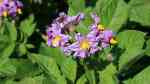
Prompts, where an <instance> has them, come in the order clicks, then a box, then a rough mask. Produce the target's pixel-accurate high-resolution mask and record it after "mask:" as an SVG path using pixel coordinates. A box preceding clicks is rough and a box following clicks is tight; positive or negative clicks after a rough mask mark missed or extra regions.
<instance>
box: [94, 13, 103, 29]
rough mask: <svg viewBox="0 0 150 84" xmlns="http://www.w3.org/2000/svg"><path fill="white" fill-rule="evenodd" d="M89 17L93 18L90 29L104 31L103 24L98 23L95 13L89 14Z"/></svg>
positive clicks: (98, 19)
mask: <svg viewBox="0 0 150 84" xmlns="http://www.w3.org/2000/svg"><path fill="white" fill-rule="evenodd" d="M91 17H92V19H93V20H94V23H93V24H92V25H91V30H94V31H95V30H96V31H104V26H103V25H102V24H100V18H99V17H98V16H97V15H96V14H95V13H93V14H91Z"/></svg>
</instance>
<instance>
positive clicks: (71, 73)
mask: <svg viewBox="0 0 150 84" xmlns="http://www.w3.org/2000/svg"><path fill="white" fill-rule="evenodd" d="M61 70H62V73H63V74H64V75H65V76H66V77H67V78H68V79H69V80H71V81H73V82H74V81H75V78H76V72H77V63H76V61H74V60H73V59H71V58H67V59H65V61H64V62H63V63H62V65H61Z"/></svg>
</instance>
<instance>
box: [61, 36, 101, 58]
mask: <svg viewBox="0 0 150 84" xmlns="http://www.w3.org/2000/svg"><path fill="white" fill-rule="evenodd" d="M98 50H100V48H98V42H97V39H96V38H95V35H93V33H89V34H88V35H87V36H86V37H85V36H82V35H81V34H80V33H78V34H77V35H76V42H75V43H73V44H71V45H70V46H67V47H66V48H64V52H65V53H72V52H73V53H74V54H73V55H74V56H75V57H79V58H85V57H87V56H90V55H91V54H94V53H95V52H97V51H98Z"/></svg>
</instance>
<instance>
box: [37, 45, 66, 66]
mask: <svg viewBox="0 0 150 84" xmlns="http://www.w3.org/2000/svg"><path fill="white" fill-rule="evenodd" d="M39 52H40V54H42V55H45V56H49V57H52V58H53V59H55V61H56V63H57V64H59V65H61V64H62V62H63V61H64V60H65V58H66V56H65V55H64V52H62V51H61V50H60V48H52V47H49V46H47V45H45V44H44V43H42V44H41V46H40V50H39Z"/></svg>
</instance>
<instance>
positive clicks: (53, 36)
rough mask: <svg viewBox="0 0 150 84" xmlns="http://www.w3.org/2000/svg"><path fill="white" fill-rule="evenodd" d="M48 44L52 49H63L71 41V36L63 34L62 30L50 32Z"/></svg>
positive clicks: (48, 33)
mask: <svg viewBox="0 0 150 84" xmlns="http://www.w3.org/2000/svg"><path fill="white" fill-rule="evenodd" d="M47 35H48V41H47V44H48V45H49V46H52V47H63V46H65V44H66V43H67V42H68V41H69V38H70V37H69V36H68V35H65V34H62V33H61V31H60V30H56V31H54V30H53V31H48V32H47Z"/></svg>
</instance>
